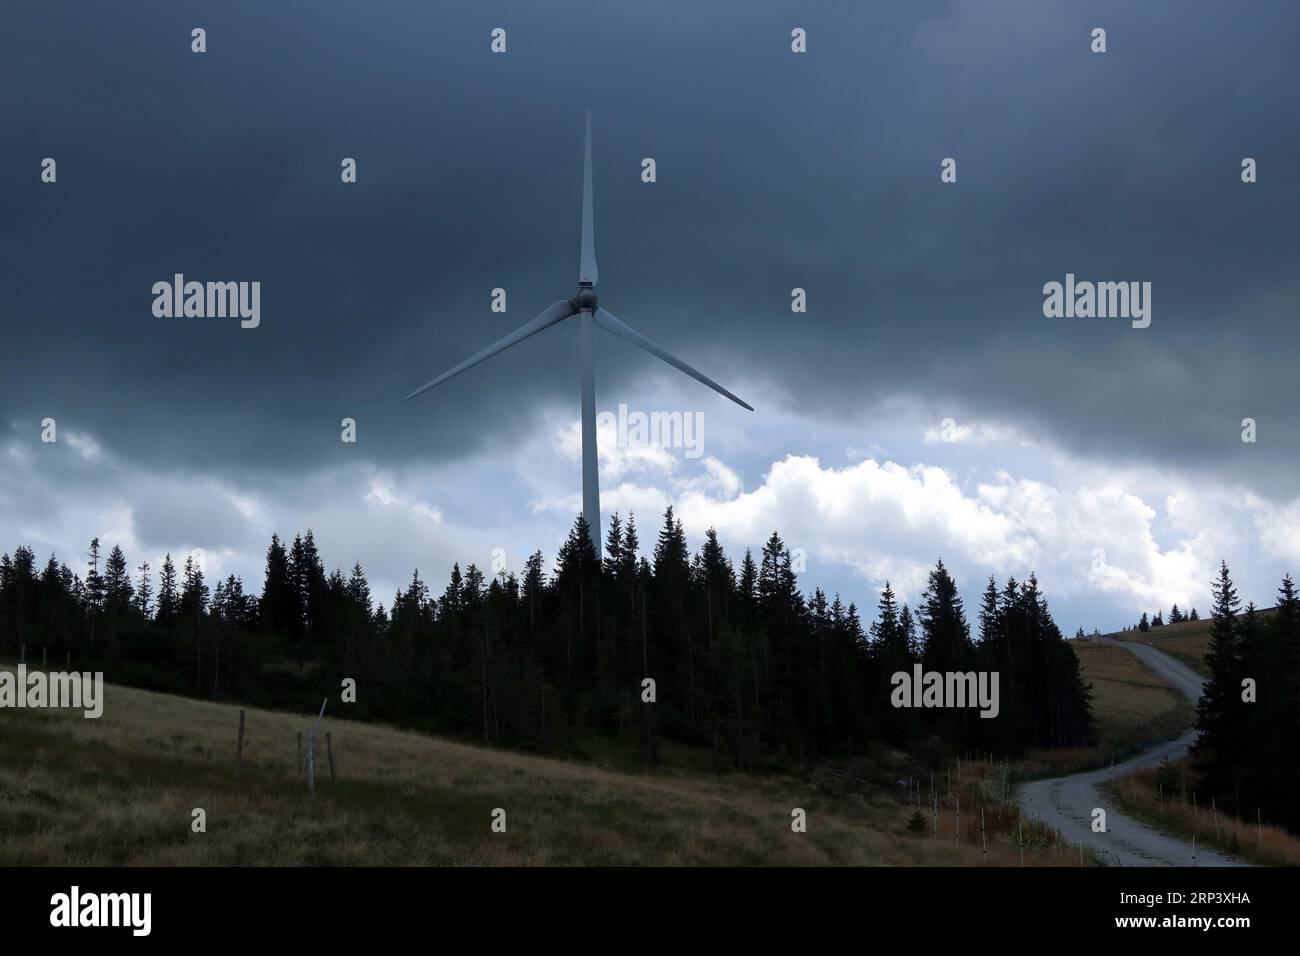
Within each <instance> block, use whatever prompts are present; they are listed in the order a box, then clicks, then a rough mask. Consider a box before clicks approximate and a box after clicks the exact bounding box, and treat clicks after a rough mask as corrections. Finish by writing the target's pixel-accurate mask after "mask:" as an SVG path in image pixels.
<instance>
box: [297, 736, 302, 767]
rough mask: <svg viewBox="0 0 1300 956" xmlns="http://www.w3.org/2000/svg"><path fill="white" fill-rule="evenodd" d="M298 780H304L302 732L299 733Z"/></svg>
mask: <svg viewBox="0 0 1300 956" xmlns="http://www.w3.org/2000/svg"><path fill="white" fill-rule="evenodd" d="M298 778H299V779H302V731H301V730H300V731H298Z"/></svg>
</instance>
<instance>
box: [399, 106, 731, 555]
mask: <svg viewBox="0 0 1300 956" xmlns="http://www.w3.org/2000/svg"><path fill="white" fill-rule="evenodd" d="M591 207H592V202H591V111H590V110H588V111H587V146H586V153H585V156H584V158H583V172H582V253H581V260H580V262H579V264H578V294H577V295H575V296H574V297H573V298H572V299H561V300H560V301H559V302H556V303H555V304H554V305H552V306H551V307H550V308H549V309H547V310H546V311H545V312H543V313H542V314H541V315H539V316H538V317H537V318H535V319H533V320H532V321H531V322H529V323H527V324H526V325H522V326H520V327H519V328H517V329H515V331H513V332H511V333H510V334H509V335H507V336H506V337H505V338H503V339H501V340H500V341H499V342H494V343H493V344H492V345H489V346H488V347H487V348H485V349H483V351H481V352H477V353H475V354H474V355H471V356H470V357H469V358H467V359H465V361H463V362H461V363H460V364H459V365H457V366H456V367H455V368H453V369H450V370H449V371H446V372H443V373H442V374H441V375H439V376H438V377H437V378H435V379H434V380H433V381H431V382H428V383H426V384H424V385H421V386H420V387H419V388H417V389H416V390H415V391H413V392H412V393H411V394H410V395H407V396H406V397H407V399H412V398H414V397H415V396H417V395H419V394H421V393H422V392H427V391H428V390H429V389H431V388H433V387H434V386H436V385H441V384H442V383H443V382H445V381H447V379H449V378H454V377H455V376H457V375H459V374H460V373H461V372H464V371H465V370H466V369H470V368H473V367H474V366H475V365H478V364H479V363H480V362H483V361H486V360H487V359H490V358H491V357H492V356H494V355H496V354H497V353H498V352H504V351H505V350H506V349H508V348H510V346H512V345H517V344H518V343H520V342H522V341H523V340H524V339H526V338H528V337H529V336H532V335H536V334H537V333H538V332H541V331H542V330H543V329H548V328H550V327H551V326H552V325H555V324H557V323H559V322H563V321H564V320H565V319H568V318H572V317H573V316H575V315H576V316H577V317H578V368H579V378H580V381H581V386H582V514H583V517H585V518H586V519H587V526H588V529H589V530H590V532H591V543H592V545H594V546H595V549H596V554H598V555H599V554H601V553H602V551H601V543H600V536H601V527H600V476H599V472H598V470H597V458H596V374H595V371H596V370H595V357H594V355H593V344H594V343H593V338H594V331H595V330H594V327H595V326H597V325H599V326H600V327H601V328H602V329H604V330H605V331H606V332H613V333H614V334H615V335H618V336H622V337H623V338H625V339H627V340H628V341H629V342H631V343H632V344H633V345H636V346H639V347H641V348H643V349H645V350H646V351H647V352H649V353H650V354H651V355H655V356H658V357H659V358H661V359H663V360H664V361H665V362H667V363H668V364H669V365H671V366H673V367H674V368H676V369H679V370H680V371H682V372H685V373H686V374H687V375H689V376H690V377H691V378H693V379H695V380H696V381H698V382H703V383H704V384H705V385H707V386H709V388H711V389H713V390H714V391H715V392H717V393H719V394H720V395H725V396H726V397H727V398H729V399H731V400H732V401H733V402H735V403H736V404H737V405H739V406H741V407H742V408H747V409H749V410H750V411H751V412H752V411H753V410H754V409H753V406H751V405H749V404H747V403H746V402H743V401H741V400H740V399H739V398H737V397H736V396H735V395H732V394H731V393H730V392H729V391H727V390H726V389H725V388H723V387H722V386H721V385H719V384H718V383H717V382H715V381H713V379H711V378H709V377H708V376H707V375H705V374H704V373H702V372H700V371H697V370H696V369H693V368H691V367H690V366H689V365H687V364H686V363H685V362H683V361H682V360H681V359H679V358H677V357H676V356H674V355H672V354H670V353H668V352H667V351H665V350H664V349H661V348H660V347H659V346H657V345H655V344H654V343H653V342H651V341H650V340H649V339H647V338H646V337H645V336H644V335H642V334H641V333H640V332H638V331H636V329H633V328H631V327H630V326H627V325H625V324H624V323H622V322H620V321H619V320H618V319H616V318H614V316H612V315H611V314H610V313H608V312H606V311H605V310H604V309H602V308H601V307H600V305H599V304H598V303H597V301H596V278H597V271H596V240H595V235H594V230H593V228H592V210H591Z"/></svg>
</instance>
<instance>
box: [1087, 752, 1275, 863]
mask: <svg viewBox="0 0 1300 956" xmlns="http://www.w3.org/2000/svg"><path fill="white" fill-rule="evenodd" d="M1199 786H1200V777H1199V775H1198V774H1197V773H1196V770H1195V768H1194V766H1193V764H1192V763H1191V761H1189V760H1188V759H1187V758H1183V759H1182V760H1175V761H1170V762H1169V763H1167V764H1164V765H1163V766H1161V767H1147V768H1144V769H1141V770H1138V771H1136V772H1135V773H1131V774H1128V775H1126V776H1123V777H1117V778H1115V779H1114V780H1111V781H1109V782H1108V784H1107V789H1108V790H1109V791H1110V794H1111V796H1112V797H1113V798H1114V799H1115V800H1116V801H1117V802H1118V803H1120V804H1121V805H1122V806H1123V808H1124V812H1125V813H1127V814H1130V815H1131V816H1133V817H1134V818H1136V819H1138V820H1141V821H1143V822H1145V823H1149V824H1151V825H1152V826H1154V827H1157V828H1158V829H1160V830H1163V831H1165V832H1166V833H1169V834H1171V835H1173V836H1177V837H1180V838H1181V839H1183V840H1186V841H1187V842H1189V843H1190V842H1191V841H1192V839H1193V837H1194V838H1195V840H1196V844H1197V846H1208V847H1211V848H1213V849H1215V850H1217V851H1219V852H1221V853H1226V854H1229V855H1232V856H1236V857H1239V858H1241V859H1243V860H1249V861H1250V862H1252V863H1260V864H1263V865H1265V866H1300V837H1296V836H1294V835H1292V834H1290V833H1288V832H1287V831H1286V830H1284V829H1282V828H1281V827H1276V826H1269V825H1267V824H1263V823H1262V821H1259V820H1249V819H1246V820H1242V819H1238V818H1237V817H1236V816H1233V815H1232V814H1229V813H1227V812H1226V811H1225V810H1224V809H1223V808H1220V807H1217V806H1215V805H1214V804H1213V803H1211V804H1210V805H1209V806H1206V805H1204V804H1202V803H1201V802H1200V800H1199V799H1194V797H1193V795H1195V794H1196V793H1197V788H1198V787H1199Z"/></svg>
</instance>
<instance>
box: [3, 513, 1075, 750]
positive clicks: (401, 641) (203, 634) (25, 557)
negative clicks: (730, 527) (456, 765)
mask: <svg viewBox="0 0 1300 956" xmlns="http://www.w3.org/2000/svg"><path fill="white" fill-rule="evenodd" d="M604 552H605V553H604V555H603V556H602V557H598V556H597V554H596V551H595V548H594V547H593V545H592V543H591V541H590V539H589V536H588V532H587V526H586V524H585V522H584V521H583V519H582V518H581V517H579V518H578V520H577V521H576V522H575V524H574V526H573V529H572V531H571V532H570V533H569V535H568V538H567V540H566V541H565V542H564V544H563V546H562V547H561V548H560V550H559V553H558V556H557V559H556V562H555V565H554V567H553V568H552V569H551V570H550V572H549V573H548V572H547V570H546V569H545V567H544V561H543V557H542V554H541V552H540V551H538V552H535V553H534V554H533V555H532V556H531V557H529V558H528V560H527V562H526V563H525V565H524V567H523V569H522V573H521V574H519V575H515V574H513V573H502V574H499V575H495V576H492V577H489V576H488V575H486V574H485V573H484V572H483V571H482V570H480V569H479V568H478V567H477V566H475V565H473V564H471V565H469V566H468V567H467V568H466V569H465V570H464V571H463V572H462V571H461V569H460V567H459V565H457V566H456V567H454V568H453V569H452V572H451V577H450V580H449V582H448V583H447V585H446V587H445V589H444V590H443V591H442V593H441V594H440V595H436V596H435V595H434V594H433V593H432V592H431V591H430V589H429V587H428V585H427V584H426V583H425V582H424V581H423V580H422V579H421V578H420V575H419V572H418V571H416V572H415V573H414V574H413V575H412V578H411V582H410V584H409V585H407V587H406V588H405V590H404V591H400V592H399V593H398V594H396V595H395V596H394V597H393V600H392V602H391V604H390V605H389V606H388V607H385V606H384V605H383V604H379V605H378V606H376V605H375V602H374V598H373V596H372V595H371V592H370V586H369V584H368V582H367V580H366V576H365V573H364V571H363V570H362V568H361V566H360V565H355V566H354V567H353V568H352V570H351V572H350V573H347V574H344V573H343V572H342V571H341V570H335V571H333V572H330V573H327V572H326V571H325V568H324V565H323V563H322V561H321V558H320V555H319V552H318V550H317V545H316V541H315V538H314V536H313V535H312V533H311V532H310V531H308V532H307V533H306V534H305V535H301V536H297V537H295V538H294V539H293V541H292V543H291V544H289V545H288V546H286V545H285V543H284V542H282V541H281V539H280V538H279V537H274V538H272V541H271V545H270V547H269V549H268V550H267V555H266V569H265V578H264V581H263V584H262V589H261V593H260V595H257V594H254V593H253V592H252V591H250V590H247V589H246V587H245V584H244V582H243V581H241V580H240V579H239V578H238V577H235V576H233V575H232V576H228V577H226V578H225V579H224V580H222V581H219V582H217V584H216V586H215V588H213V589H211V590H210V588H209V584H208V582H207V581H206V580H205V578H204V574H203V570H202V568H201V567H199V566H198V565H197V564H196V563H195V562H194V561H193V560H190V559H187V561H186V562H185V565H184V567H183V568H182V569H180V571H178V570H177V568H176V567H175V565H174V563H173V562H172V560H171V558H170V556H168V558H167V559H166V560H165V561H164V563H163V566H162V568H161V569H160V571H159V574H158V582H157V587H156V588H155V586H154V580H153V569H152V568H150V566H149V565H148V563H145V564H142V565H140V566H139V568H137V569H136V571H137V574H136V576H135V581H134V582H133V581H132V575H131V574H130V573H129V569H128V564H127V560H126V557H125V555H124V554H123V553H122V551H121V549H120V548H119V547H116V546H115V547H114V548H113V549H112V550H111V551H110V552H109V553H108V554H107V556H104V557H101V549H100V544H99V541H98V539H96V540H95V541H93V542H92V543H91V547H90V551H89V555H88V561H87V569H86V571H85V575H84V578H83V577H82V576H81V575H78V574H76V573H74V572H73V571H72V570H70V569H69V568H68V567H67V566H66V565H64V564H61V563H59V562H58V561H57V560H56V559H55V558H54V557H53V556H51V557H50V559H49V560H48V562H46V564H45V565H44V566H43V567H38V566H37V562H36V558H35V555H34V554H33V552H32V551H31V549H30V548H26V547H20V548H18V549H17V550H16V551H15V552H14V554H13V557H12V558H11V557H10V556H9V555H4V556H3V558H0V639H2V640H3V642H4V643H5V644H7V645H8V647H9V648H11V649H12V652H13V653H14V654H15V656H16V655H17V653H18V649H19V645H20V644H21V645H25V646H26V658H27V661H28V662H29V663H31V662H32V661H33V660H39V659H40V654H41V653H48V654H49V655H50V658H49V660H50V667H51V669H54V668H62V667H63V666H64V665H65V663H67V662H68V661H70V662H71V665H72V666H73V668H74V669H77V670H91V669H94V670H103V671H105V673H106V677H107V679H108V680H109V681H113V682H117V683H124V684H130V685H134V686H140V687H145V688H151V689H156V690H162V691H168V692H178V693H190V694H196V695H200V696H203V697H215V698H222V699H230V700H237V701H240V702H245V703H249V704H253V705H260V706H267V707H275V708H280V709H300V710H310V711H314V710H315V709H316V708H317V707H319V706H320V701H321V699H322V697H329V698H331V699H332V700H333V701H338V699H339V694H340V686H341V682H342V681H343V680H344V679H345V678H353V679H355V680H356V682H357V697H356V702H355V703H354V704H348V705H345V706H346V710H347V713H348V715H349V716H355V717H361V718H371V719H381V720H385V721H389V722H392V723H396V724H399V725H404V726H408V727H414V728H418V729H424V730H429V731H435V732H439V733H450V734H457V735H461V736H464V737H473V738H478V739H481V740H483V741H486V742H490V743H493V744H499V745H505V746H511V747H517V748H535V749H541V750H544V751H550V752H556V751H561V752H562V751H566V750H570V749H572V748H575V747H578V748H580V747H581V746H582V741H583V740H584V739H589V738H590V736H591V735H592V734H593V733H603V734H608V735H612V736H615V737H620V738H622V739H623V740H624V741H625V742H626V743H627V744H628V745H630V746H635V747H638V748H640V750H641V751H642V753H643V754H644V757H645V759H647V760H649V761H654V760H656V759H658V748H659V744H660V741H661V740H662V739H672V740H677V741H684V742H688V743H691V744H696V745H703V746H706V747H710V748H712V752H713V754H714V755H715V759H716V762H717V764H718V765H730V766H734V767H738V768H741V769H745V770H749V769H754V768H756V767H761V766H770V765H772V763H774V762H784V761H788V760H791V759H794V760H800V759H808V758H815V757H821V756H826V755H841V754H852V753H858V752H862V751H863V750H864V748H865V747H867V746H868V745H869V744H871V743H872V742H879V741H884V742H888V743H891V744H904V743H907V742H909V741H918V740H924V741H925V743H926V744H927V746H931V747H934V748H937V749H939V750H943V749H957V748H981V749H985V750H993V751H996V752H999V753H1005V754H1014V753H1018V752H1021V751H1023V750H1024V749H1026V748H1029V747H1066V746H1081V745H1087V744H1089V743H1091V742H1092V740H1093V733H1092V723H1091V716H1090V694H1089V690H1088V688H1087V687H1086V686H1085V685H1084V683H1083V681H1082V679H1081V677H1080V672H1079V664H1078V660H1077V658H1076V656H1075V654H1074V651H1073V649H1072V648H1071V646H1070V644H1069V643H1068V642H1066V641H1065V640H1063V639H1062V635H1061V632H1060V630H1059V629H1058V628H1057V626H1056V624H1055V623H1054V622H1053V621H1052V616H1051V614H1050V612H1049V610H1048V607H1047V602H1046V601H1045V600H1044V598H1043V595H1042V593H1041V592H1040V590H1039V587H1038V582H1037V580H1036V579H1035V578H1034V577H1032V576H1031V577H1030V578H1029V580H1028V581H1025V582H1023V583H1021V582H1017V581H1015V580H1010V581H1007V582H1006V583H1005V584H1004V585H1002V586H1001V587H999V586H998V585H997V583H996V582H995V581H994V580H993V579H992V578H990V579H989V582H988V586H987V588H986V590H985V592H984V594H983V598H982V601H981V606H980V608H979V612H978V621H977V624H978V635H977V636H976V637H973V636H972V634H971V626H970V624H969V623H968V621H967V618H966V612H965V609H964V608H963V606H962V600H961V598H960V596H959V595H958V593H957V585H956V582H955V581H954V580H953V579H952V577H951V575H950V574H949V573H948V570H947V569H946V568H945V567H944V565H943V563H942V562H939V563H938V564H937V565H936V566H935V568H934V569H933V570H932V571H931V572H930V574H929V581H928V586H927V588H926V590H925V592H924V594H923V595H922V597H921V601H920V604H919V605H918V606H917V607H916V608H911V607H909V606H908V605H907V604H901V605H900V603H899V602H898V600H897V598H896V596H895V594H894V592H893V590H892V589H891V588H890V586H889V585H888V584H886V585H885V588H884V590H883V592H882V593H881V595H880V600H879V603H878V606H877V608H876V613H875V615H874V620H873V621H871V623H870V624H869V625H867V626H864V624H863V622H862V620H861V619H860V616H859V611H858V608H857V607H856V606H855V605H853V604H849V605H848V606H845V605H844V603H843V602H842V601H841V600H840V598H839V597H838V596H836V597H834V598H833V599H830V600H828V599H827V596H826V595H825V594H824V593H823V592H822V590H821V589H816V590H814V591H813V592H812V593H811V594H810V595H807V596H805V595H804V594H802V593H801V592H800V590H799V588H798V585H797V581H796V576H795V571H794V569H793V567H792V561H791V554H790V551H789V549H788V548H787V547H786V546H785V544H784V543H783V542H782V540H781V538H780V537H779V535H777V534H775V533H774V534H773V535H772V536H771V537H770V538H769V539H768V541H767V544H766V545H765V546H764V547H763V549H762V553H761V554H760V555H759V557H758V558H757V560H755V558H754V556H753V555H752V554H751V553H750V552H749V551H746V552H745V555H744V557H743V559H742V560H741V562H740V566H739V568H736V567H734V566H733V564H732V561H731V559H730V558H728V556H727V555H726V554H725V553H724V551H723V548H722V546H721V545H720V544H719V542H718V538H717V535H716V534H715V533H714V532H713V531H712V530H710V531H709V532H708V534H707V535H706V538H705V541H704V544H703V546H702V547H701V549H700V550H699V552H698V553H696V554H694V555H692V554H691V553H690V552H689V550H688V547H687V543H686V536H685V533H684V531H683V529H682V524H681V522H680V521H679V520H677V519H676V518H675V517H674V515H673V511H672V509H671V508H669V509H668V511H667V513H666V514H665V515H664V523H663V526H662V528H661V530H660V531H659V534H658V537H657V540H656V541H655V542H654V545H653V548H652V549H651V552H650V555H649V557H647V556H646V555H644V554H642V549H641V544H640V541H639V538H638V533H637V528H636V524H635V520H634V519H632V518H629V520H628V521H627V522H626V524H625V523H624V522H622V521H621V520H620V519H619V517H618V516H617V515H615V516H614V517H613V519H612V520H611V521H610V527H609V534H608V538H607V541H606V543H605V548H604ZM38 648H39V649H40V650H38ZM916 663H920V664H921V665H922V666H923V668H924V669H925V670H926V671H939V672H950V671H996V672H998V674H999V697H1000V700H999V710H1000V712H999V715H998V717H997V718H996V719H982V718H980V717H979V712H978V710H977V709H974V708H966V709H952V708H936V709H906V708H895V707H894V706H893V705H892V704H891V692H892V690H893V684H892V683H891V676H892V675H893V674H895V673H896V672H899V671H903V672H906V673H907V674H908V675H909V676H910V675H911V674H912V669H913V665H914V664H916ZM647 678H650V679H652V680H653V681H654V682H655V684H654V688H653V690H654V697H655V701H654V703H653V704H651V703H648V702H646V700H645V698H646V697H648V696H649V694H650V691H649V689H648V688H647V687H646V685H645V684H644V681H645V679H647ZM918 694H919V689H918ZM343 709H344V706H340V705H337V704H334V705H332V706H331V712H333V713H340V712H341V711H342V710H343Z"/></svg>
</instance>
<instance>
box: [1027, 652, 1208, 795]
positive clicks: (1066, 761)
mask: <svg viewBox="0 0 1300 956" xmlns="http://www.w3.org/2000/svg"><path fill="white" fill-rule="evenodd" d="M1070 644H1071V646H1072V647H1073V648H1074V652H1075V654H1076V655H1077V656H1078V658H1079V666H1080V669H1081V670H1082V671H1083V676H1084V679H1085V680H1086V681H1088V682H1089V683H1090V684H1091V685H1092V694H1093V699H1092V713H1093V720H1094V721H1095V726H1096V730H1097V744H1096V746H1094V747H1089V748H1086V749H1083V748H1080V749H1075V750H1035V751H1030V752H1029V753H1028V754H1027V755H1026V756H1025V757H1024V759H1022V760H1021V761H1020V762H1019V763H1018V765H1017V771H1018V773H1019V774H1021V775H1022V776H1023V777H1054V776H1059V775H1061V774H1068V773H1076V772H1078V771H1080V770H1088V769H1092V768H1094V767H1099V766H1103V765H1105V764H1109V763H1111V762H1113V761H1115V760H1122V759H1124V758H1126V757H1129V756H1131V755H1132V754H1134V753H1137V752H1138V751H1139V750H1142V749H1144V748H1146V747H1149V746H1151V745H1152V744H1154V743H1158V742H1160V741H1163V740H1169V739H1172V738H1174V737H1177V736H1179V735H1180V734H1181V733H1183V731H1185V730H1187V728H1188V727H1190V726H1191V725H1192V721H1193V720H1194V719H1195V716H1196V712H1195V709H1194V708H1193V707H1192V704H1191V703H1190V702H1189V701H1188V700H1187V698H1186V697H1185V696H1183V695H1182V694H1181V693H1179V692H1178V691H1176V690H1175V689H1174V688H1172V687H1170V686H1169V685H1168V684H1166V683H1165V682H1164V681H1163V680H1162V679H1161V678H1160V677H1158V676H1157V675H1156V674H1155V672H1154V671H1152V670H1151V669H1150V668H1148V667H1147V666H1146V665H1145V664H1143V663H1142V662H1141V661H1140V660H1138V659H1137V657H1135V656H1134V655H1133V654H1130V653H1129V652H1128V651H1127V650H1125V649H1124V648H1123V647H1120V646H1118V645H1117V644H1100V643H1097V644H1094V643H1092V642H1091V641H1088V640H1074V641H1071V642H1070Z"/></svg>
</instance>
